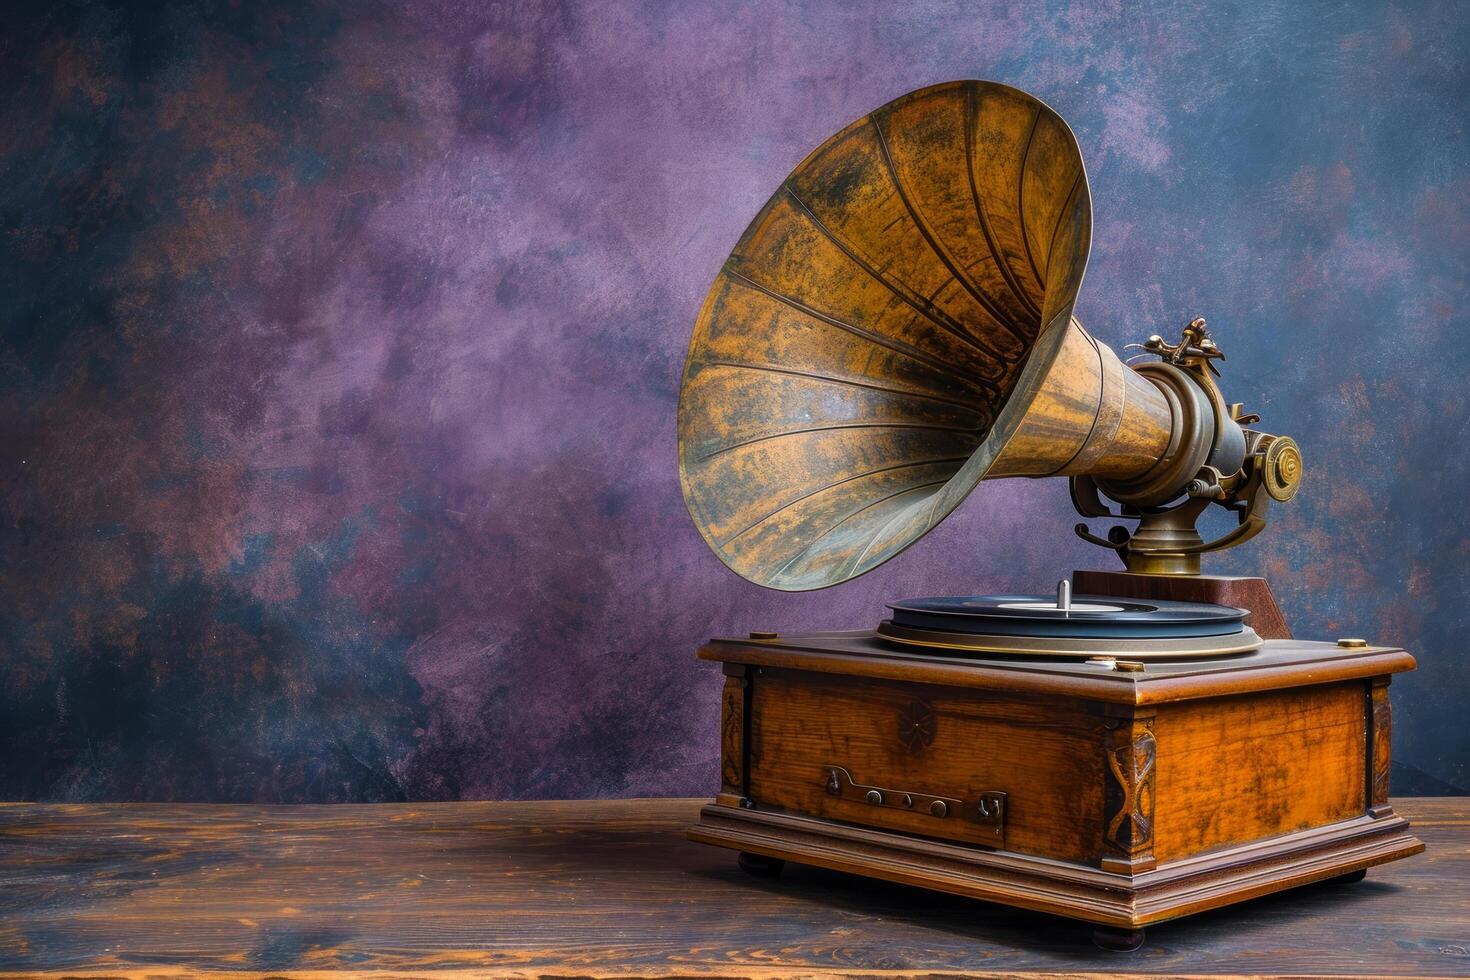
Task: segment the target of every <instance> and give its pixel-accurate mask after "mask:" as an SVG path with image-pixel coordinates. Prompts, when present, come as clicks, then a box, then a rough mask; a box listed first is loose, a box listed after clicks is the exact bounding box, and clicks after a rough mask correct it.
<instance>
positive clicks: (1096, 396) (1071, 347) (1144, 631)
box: [679, 81, 1423, 949]
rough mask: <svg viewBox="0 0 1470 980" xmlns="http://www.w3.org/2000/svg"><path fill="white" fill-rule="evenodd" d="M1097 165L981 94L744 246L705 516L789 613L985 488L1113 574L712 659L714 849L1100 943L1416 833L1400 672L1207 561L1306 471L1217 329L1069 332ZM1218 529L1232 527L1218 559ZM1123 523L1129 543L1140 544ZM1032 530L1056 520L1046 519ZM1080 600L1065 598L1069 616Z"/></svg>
mask: <svg viewBox="0 0 1470 980" xmlns="http://www.w3.org/2000/svg"><path fill="white" fill-rule="evenodd" d="M1091 235H1092V201H1091V197H1090V195H1089V192H1088V185H1087V178H1086V175H1085V173H1084V171H1083V166H1082V157H1081V154H1080V151H1079V149H1078V146H1077V141H1076V139H1075V137H1074V136H1073V135H1072V132H1071V131H1070V129H1068V127H1067V125H1066V123H1064V122H1063V121H1062V119H1061V117H1060V116H1058V115H1057V114H1056V113H1055V112H1054V111H1052V110H1051V109H1050V108H1048V107H1047V106H1046V105H1044V104H1043V103H1042V102H1040V101H1039V100H1037V99H1035V98H1033V97H1032V96H1030V95H1027V94H1026V93H1024V92H1020V91H1018V90H1016V89H1014V88H1010V87H1007V86H1004V85H999V84H995V83H991V82H979V81H961V82H952V83H947V84H941V85H935V86H931V87H929V88H924V89H920V90H918V91H916V92H912V93H910V94H908V95H906V96H903V97H902V98H899V99H897V100H895V101H893V102H891V103H889V104H887V105H885V106H883V107H882V108H880V109H878V110H876V111H874V112H872V113H870V114H869V115H868V116H866V117H864V118H862V119H860V120H858V121H857V122H855V123H853V124H852V125H850V126H848V127H847V128H846V129H844V130H842V131H841V132H839V133H837V134H836V135H835V136H833V137H832V138H831V139H829V140H827V142H825V143H824V144H822V146H820V147H819V148H818V149H817V150H815V151H814V152H813V153H812V154H811V155H810V156H809V157H807V158H806V160H804V161H803V162H802V163H801V165H800V166H798V167H797V168H796V170H794V171H793V172H792V173H791V175H790V176H789V177H787V179H786V180H785V182H784V183H783V184H782V185H781V187H780V188H779V189H778V190H777V192H776V193H775V195H774V196H772V197H771V199H770V200H769V201H768V202H767V203H766V205H765V207H764V208H763V209H762V210H761V211H760V213H759V214H758V215H757V216H756V217H755V219H754V220H753V221H752V222H751V224H750V226H749V227H748V228H747V229H746V231H745V233H744V235H743V236H742V238H741V239H740V242H739V244H738V245H737V246H736V247H735V250H734V251H733V252H732V253H731V255H730V257H729V259H728V260H727V261H726V262H725V264H724V267H723V268H722V269H721V271H720V273H719V275H718V277H717V278H716V279H715V282H714V284H713V286H712V287H711V289H710V291H709V295H708V297H707V298H706V300H705V302H704V305H703V308H702V309H701V310H700V313H699V317H698V320H697V322H696V324H695V327H694V334H693V340H692V342H691V344H690V349H689V356H688V361H687V364H686V367H685V371H684V378H683V386H682V390H681V395H680V403H679V472H680V478H681V483H682V486H683V491H684V498H685V501H686V503H687V505H688V508H689V512H690V514H691V515H692V517H693V518H694V522H695V524H696V525H697V526H698V528H699V531H700V533H701V534H702V535H703V536H704V539H705V541H706V542H707V543H708V544H709V546H710V548H711V549H713V550H714V552H715V554H717V555H718V556H719V557H720V559H721V560H722V561H724V563H725V564H726V565H728V566H729V567H730V568H731V569H733V570H734V571H735V572H737V573H739V574H740V575H742V576H744V577H745V578H746V579H749V580H750V581H752V582H755V583H757V584H759V585H763V586H767V587H769V588H772V589H782V590H789V591H802V590H811V589H822V588H826V587H829V586H835V585H838V584H840V583H842V582H845V581H847V580H848V579H851V578H854V577H855V576H858V575H862V574H863V573H865V572H868V571H871V570H872V569H874V568H876V567H878V566H879V565H881V564H883V563H884V562H886V561H888V560H889V559H890V558H892V557H894V556H895V555H897V554H898V553H899V552H901V551H903V550H904V549H905V548H907V547H908V546H909V545H911V544H913V543H914V542H916V541H917V540H918V539H919V538H921V537H923V536H924V534H925V533H926V532H927V531H929V530H930V529H931V528H933V527H934V526H935V525H936V524H938V523H939V522H940V521H941V520H943V519H944V518H945V516H946V515H948V514H949V513H950V512H951V511H953V510H954V509H955V508H956V507H957V506H959V504H960V502H961V501H963V500H964V498H965V497H966V495H968V494H969V493H970V491H971V490H973V489H974V488H975V486H976V485H977V484H978V483H979V482H980V481H981V480H989V479H999V478H1019V477H1028V478H1042V477H1066V478H1067V479H1068V480H1069V481H1070V488H1071V496H1072V500H1073V502H1074V504H1075V506H1076V508H1077V510H1078V511H1079V512H1080V513H1081V515H1082V516H1083V517H1085V518H1087V519H1089V520H1093V521H1096V520H1097V519H1108V520H1111V521H1117V522H1119V523H1117V524H1115V525H1114V526H1113V527H1112V528H1111V529H1110V530H1109V531H1108V532H1107V534H1106V536H1105V537H1104V536H1101V535H1098V534H1095V533H1094V532H1093V531H1092V530H1091V529H1090V525H1089V524H1088V523H1085V522H1084V523H1082V524H1078V525H1077V528H1076V531H1077V533H1078V534H1080V535H1081V536H1082V537H1083V538H1084V539H1086V540H1087V541H1089V542H1092V543H1093V544H1096V545H1099V546H1102V547H1104V548H1107V549H1109V550H1111V551H1112V552H1114V553H1116V555H1117V556H1118V558H1120V559H1121V562H1122V566H1123V569H1122V570H1120V571H1107V572H1099V571H1078V572H1075V573H1074V574H1073V575H1072V576H1071V578H1070V579H1069V580H1063V581H1062V582H1061V583H1059V585H1058V589H1057V594H1056V595H1055V596H1053V595H1051V594H1050V592H1049V591H1048V594H1047V595H1044V596H1041V595H1035V596H948V597H943V596H942V597H931V598H920V599H905V600H900V601H895V602H894V603H893V604H892V606H891V608H892V616H891V617H890V618H889V619H886V620H884V621H883V622H882V623H881V624H879V625H878V626H877V628H876V629H872V628H869V629H859V630H853V631H843V632H822V633H803V634H778V633H774V632H752V633H751V634H750V635H749V637H745V638H738V639H716V640H712V641H710V643H709V644H707V645H706V646H704V647H703V648H702V649H701V650H700V651H699V655H700V657H702V658H704V659H707V660H713V661H718V662H720V663H722V664H723V665H724V666H723V669H724V676H725V687H724V693H723V701H722V705H723V706H722V716H721V722H720V724H721V774H720V781H721V788H720V791H719V795H718V797H717V798H716V799H715V801H714V802H713V803H712V804H711V805H709V806H706V807H704V808H703V810H702V811H701V814H700V819H699V822H698V824H697V825H696V826H695V827H693V828H691V829H690V831H689V836H690V837H691V838H692V839H694V840H696V841H702V842H705V843H709V844H715V845H720V846H723V847H729V848H733V849H736V850H738V851H739V852H740V856H739V862H740V865H741V867H743V868H744V869H745V870H747V871H748V872H750V873H752V874H757V875H771V874H776V873H779V871H780V869H781V867H782V864H783V862H784V861H786V860H793V861H798V862H802V863H807V864H812V865H819V866H822V867H826V868H833V869H838V870H841V871H846V872H854V873H857V874H862V875H869V876H872V877H875V878H883V879H888V880H891V881H897V882H904V883H907V884H911V885H919V886H923V887H926V888H933V889H938V890H941V891H945V892H952V893H956V894H960V895H966V896H972V897H975V898H980V899H985V900H989V901H994V902H1001V903H1007V904H1011V905H1016V906H1022V907H1025V908H1028V909H1033V910H1039V911H1042V912H1048V913H1054V914H1059V915H1063V916H1068V917H1072V918H1075V919H1080V920H1084V921H1086V922H1090V923H1092V924H1093V925H1094V926H1095V930H1094V939H1095V940H1096V941H1097V942H1098V943H1099V944H1100V945H1103V946H1107V947H1112V948H1122V949H1131V948H1134V947H1136V946H1137V945H1138V944H1139V943H1141V942H1142V941H1143V928H1144V927H1145V926H1147V925H1150V924H1153V923H1158V922H1163V921H1165V920H1168V919H1172V918H1176V917H1178V916H1182V915H1187V914H1190V913H1193V912H1198V911H1201V910H1204V909H1209V908H1213V907H1216V906H1220V905H1224V904H1227V903H1231V902H1237V901H1241V900H1243V899H1249V898H1252V897H1255V896H1259V895H1263V894H1266V893H1268V892H1274V891H1278V890H1281V889H1285V888H1291V887H1295V886H1298V885H1304V884H1308V883H1311V882H1316V881H1322V880H1328V879H1337V880H1343V881H1348V880H1357V879H1360V878H1361V877H1362V876H1363V875H1364V873H1365V870H1366V869H1367V868H1368V867H1370V866H1372V865H1376V864H1380V863H1383V862H1385V861H1391V860H1394V859H1397V858H1401V857H1406V856H1408V855H1411V854H1415V853H1418V852H1419V851H1421V850H1422V849H1423V845H1422V844H1421V843H1420V842H1419V841H1418V840H1417V839H1416V838H1415V837H1414V836H1413V835H1412V834H1411V833H1409V830H1408V824H1407V822H1406V821H1404V820H1403V819H1402V818H1400V817H1398V816H1396V815H1395V814H1394V812H1393V809H1392V806H1391V805H1390V803H1389V799H1388V771H1389V733H1390V709H1389V701H1388V697H1387V693H1388V692H1387V688H1388V683H1389V679H1390V676H1391V675H1392V674H1394V673H1396V672H1398V671H1404V670H1411V669H1413V667H1414V660H1413V658H1412V657H1411V656H1410V655H1409V654H1408V653H1406V652H1404V651H1403V650H1401V649H1397V648H1394V647H1387V646H1377V645H1372V644H1369V643H1366V642H1365V641H1363V640H1358V639H1351V638H1344V639H1339V640H1336V641H1335V642H1317V641H1301V640H1295V639H1292V637H1291V634H1290V631H1289V629H1288V628H1287V625H1286V622H1285V620H1284V618H1283V617H1282V614H1281V612H1280V610H1279V608H1278V606H1277V604H1276V602H1275V600H1274V598H1273V597H1272V595H1271V591H1270V589H1269V587H1268V586H1267V584H1266V582H1265V581H1264V580H1262V579H1259V578H1239V577H1235V578H1231V577H1219V576H1204V575H1201V574H1200V560H1201V556H1202V555H1204V554H1206V553H1208V552H1211V551H1215V550H1219V549H1222V548H1226V547H1230V546H1233V545H1237V544H1240V543H1242V542H1244V541H1246V540H1248V539H1249V538H1251V537H1252V536H1254V535H1256V534H1257V533H1259V532H1260V531H1261V529H1262V528H1263V527H1264V526H1265V523H1266V518H1267V512H1268V509H1269V507H1270V505H1271V504H1272V503H1273V502H1277V503H1283V502H1286V501H1289V500H1290V499H1291V498H1292V497H1293V496H1294V495H1295V494H1296V492H1297V490H1298V487H1299V486H1300V484H1301V481H1302V473H1303V462H1302V455H1301V452H1300V450H1299V448H1298V447H1297V444H1296V443H1295V442H1293V441H1292V440H1291V439H1290V438H1287V437H1285V436H1279V435H1273V434H1270V433H1267V432H1265V431H1262V430H1260V429H1259V428H1257V427H1256V425H1257V423H1258V422H1259V419H1258V417H1257V416H1256V415H1254V414H1250V413H1248V412H1246V410H1245V407H1244V406H1243V405H1241V404H1239V403H1232V402H1229V401H1227V400H1226V398H1225V397H1224V395H1223V394H1222V393H1221V390H1220V386H1219V383H1218V381H1217V379H1218V378H1219V376H1220V367H1221V365H1222V364H1223V363H1224V361H1225V354H1224V351H1223V350H1222V349H1221V347H1220V346H1218V345H1217V342H1216V338H1214V337H1212V336H1211V334H1210V331H1209V327H1208V325H1207V324H1206V322H1205V320H1203V319H1198V318H1197V319H1194V320H1192V321H1190V322H1189V323H1188V324H1187V325H1186V326H1185V327H1184V328H1183V330H1182V332H1181V334H1180V335H1179V337H1178V339H1177V341H1170V340H1166V339H1165V338H1164V337H1161V336H1153V337H1149V338H1148V339H1147V340H1146V342H1145V343H1143V344H1142V345H1141V348H1140V353H1139V355H1138V356H1137V357H1135V358H1133V359H1132V361H1131V362H1130V363H1129V364H1124V363H1123V361H1122V360H1120V359H1119V357H1118V356H1117V355H1116V354H1114V352H1113V351H1112V350H1110V349H1109V348H1108V347H1107V345H1105V344H1103V343H1101V342H1099V341H1098V340H1097V339H1096V338H1095V337H1093V336H1092V335H1091V334H1089V333H1088V332H1087V331H1086V330H1085V329H1083V327H1082V325H1081V324H1080V323H1079V322H1078V321H1077V320H1076V319H1075V318H1074V317H1073V315H1072V314H1073V305H1074V303H1075V301H1076V298H1077V292H1078V288H1079V287H1080V286H1081V283H1082V275H1083V270H1084V268H1085V266H1086V263H1087V256H1088V250H1089V247H1090V243H1091ZM1211 505H1215V506H1218V507H1220V508H1223V509H1224V510H1225V511H1226V512H1228V513H1230V514H1233V515H1234V516H1235V517H1236V522H1235V524H1234V525H1233V527H1232V529H1231V530H1230V531H1229V532H1228V533H1226V534H1224V535H1223V536H1221V537H1218V538H1216V539H1214V540H1205V539H1204V538H1203V537H1202V536H1201V534H1200V532H1199V531H1198V530H1197V527H1196V524H1197V521H1198V519H1199V518H1200V516H1201V515H1202V514H1203V512H1204V511H1205V510H1206V509H1207V508H1209V507H1210V506H1211ZM1125 524H1130V525H1132V530H1129V529H1128V528H1127V527H1125ZM1038 533H1039V532H1038ZM1074 593H1075V594H1074Z"/></svg>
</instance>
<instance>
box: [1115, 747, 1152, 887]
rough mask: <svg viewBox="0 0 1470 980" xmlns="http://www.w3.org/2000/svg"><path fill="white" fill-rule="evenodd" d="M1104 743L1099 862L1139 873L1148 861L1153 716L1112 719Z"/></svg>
mask: <svg viewBox="0 0 1470 980" xmlns="http://www.w3.org/2000/svg"><path fill="white" fill-rule="evenodd" d="M1106 745H1107V748H1106V762H1107V773H1106V775H1105V776H1104V779H1105V780H1106V781H1107V787H1106V789H1105V791H1104V794H1103V807H1104V809H1103V842H1104V848H1105V851H1106V853H1105V854H1104V862H1103V866H1104V868H1109V869H1116V870H1122V869H1123V867H1124V866H1126V867H1127V868H1128V870H1130V871H1135V872H1136V871H1142V870H1145V868H1146V867H1151V866H1152V864H1153V836H1154V771H1155V762H1156V760H1157V758H1158V744H1157V742H1156V741H1155V739H1154V719H1153V718H1132V719H1118V720H1117V722H1116V723H1115V725H1114V727H1112V728H1111V729H1110V731H1109V738H1108V739H1107V743H1106ZM1110 859H1111V860H1110ZM1119 859H1121V861H1120V860H1119ZM1110 866H1111V868H1110Z"/></svg>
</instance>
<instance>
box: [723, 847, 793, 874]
mask: <svg viewBox="0 0 1470 980" xmlns="http://www.w3.org/2000/svg"><path fill="white" fill-rule="evenodd" d="M735 863H737V864H739V865H740V870H741V871H744V872H745V873H746V874H748V875H751V876H752V877H755V878H774V877H776V876H777V875H779V874H780V873H781V869H782V868H784V867H786V862H785V861H783V860H781V859H780V858H773V857H766V856H765V855H764V854H752V853H750V852H749V851H741V852H740V856H739V857H738V858H736V859H735Z"/></svg>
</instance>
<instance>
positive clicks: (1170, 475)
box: [1071, 317, 1302, 575]
mask: <svg viewBox="0 0 1470 980" xmlns="http://www.w3.org/2000/svg"><path fill="white" fill-rule="evenodd" d="M1128 346H1129V348H1138V349H1141V350H1143V351H1144V352H1145V353H1146V354H1153V355H1156V356H1157V357H1158V358H1159V360H1158V361H1153V362H1149V363H1145V364H1141V365H1139V366H1138V367H1136V368H1134V370H1136V371H1138V373H1140V374H1142V375H1143V376H1144V377H1146V378H1148V379H1149V380H1150V381H1152V382H1153V383H1154V384H1155V385H1156V386H1157V387H1158V388H1159V389H1160V390H1162V391H1163V392H1164V394H1165V396H1166V397H1167V398H1168V400H1169V402H1170V405H1171V406H1172V407H1173V409H1174V417H1175V422H1176V441H1177V446H1171V449H1172V450H1174V451H1173V452H1172V453H1171V455H1170V456H1169V457H1167V458H1165V459H1162V460H1160V461H1159V463H1158V465H1157V466H1156V467H1155V468H1154V470H1151V471H1150V472H1149V473H1146V474H1144V476H1143V477H1141V478H1139V479H1138V480H1135V481H1132V482H1130V483H1116V482H1112V481H1108V480H1104V479H1099V478H1095V477H1092V476H1074V477H1073V478H1072V480H1071V487H1072V504H1073V506H1075V507H1076V508H1077V512H1078V513H1079V514H1081V515H1082V516H1083V517H1111V518H1114V519H1121V520H1136V521H1138V527H1137V528H1136V529H1134V531H1133V532H1132V533H1130V532H1129V531H1128V529H1127V528H1124V527H1121V526H1119V527H1113V528H1111V529H1109V531H1108V536H1107V538H1100V537H1098V536H1097V535H1095V534H1093V533H1092V532H1091V531H1090V530H1088V527H1087V525H1086V524H1078V525H1077V528H1076V531H1077V536H1078V537H1080V538H1082V540H1084V541H1087V542H1089V543H1091V544H1095V545H1101V546H1102V547H1104V548H1112V549H1113V550H1115V551H1117V553H1118V557H1120V558H1122V559H1123V564H1124V565H1125V566H1126V567H1127V569H1128V570H1129V571H1130V572H1145V573H1151V574H1163V575H1198V574H1199V571H1200V560H1199V556H1200V555H1201V554H1203V553H1205V552H1209V551H1219V550H1221V549H1224V548H1229V547H1232V546H1234V545H1237V544H1241V543H1242V542H1244V541H1248V540H1249V539H1251V538H1253V537H1255V536H1256V535H1257V534H1258V533H1260V531H1261V530H1262V529H1263V528H1264V527H1265V526H1266V511H1267V510H1268V509H1269V508H1270V506H1271V501H1273V500H1275V501H1277V502H1280V503H1284V502H1286V501H1288V500H1290V499H1291V498H1292V497H1294V496H1296V492H1297V490H1298V488H1299V487H1300V486H1301V479H1302V455H1301V449H1300V448H1299V447H1298V446H1297V444H1296V441H1295V440H1293V439H1290V438H1288V437H1286V436H1274V435H1271V434H1269V433H1265V432H1257V431H1255V430H1254V429H1248V428H1246V426H1247V425H1253V424H1254V423H1256V422H1258V421H1260V416H1259V415H1255V414H1247V413H1246V411H1245V406H1243V405H1240V404H1227V403H1226V402H1225V398H1224V396H1223V395H1222V394H1221V393H1220V388H1219V386H1218V385H1217V384H1216V383H1215V378H1216V376H1217V375H1218V374H1219V371H1218V369H1217V368H1216V367H1215V364H1214V362H1215V361H1217V360H1219V361H1223V360H1224V359H1225V354H1224V352H1222V351H1221V350H1220V348H1219V347H1217V346H1216V345H1215V342H1214V341H1213V340H1211V339H1210V335H1209V331H1208V329H1207V328H1206V326H1205V320H1204V317H1196V318H1195V319H1193V320H1191V321H1190V322H1189V324H1188V325H1187V326H1185V328H1184V333H1183V336H1182V337H1181V338H1180V341H1179V343H1177V344H1170V343H1167V342H1165V340H1164V339H1163V338H1162V337H1160V336H1158V335H1157V334H1155V335H1154V336H1152V337H1150V338H1148V342H1147V343H1144V344H1129V345H1128ZM1104 497H1107V498H1109V499H1111V500H1114V501H1117V502H1118V503H1119V504H1120V505H1121V510H1120V511H1119V512H1117V513H1115V512H1113V510H1112V509H1111V508H1110V507H1109V506H1108V505H1107V504H1106V503H1104V502H1103V498H1104ZM1210 504H1219V505H1220V506H1221V507H1223V508H1225V509H1226V510H1228V511H1230V512H1231V513H1233V514H1235V515H1236V518H1237V521H1238V523H1237V525H1236V526H1235V527H1234V528H1232V529H1231V530H1230V531H1229V532H1227V533H1225V534H1223V535H1221V536H1220V537H1218V538H1216V539H1215V540H1213V541H1205V540H1204V539H1203V538H1201V537H1200V534H1199V532H1198V531H1197V530H1195V526H1194V525H1195V521H1197V520H1198V519H1199V517H1200V515H1201V514H1203V513H1204V511H1205V509H1206V508H1207V507H1209V505H1210Z"/></svg>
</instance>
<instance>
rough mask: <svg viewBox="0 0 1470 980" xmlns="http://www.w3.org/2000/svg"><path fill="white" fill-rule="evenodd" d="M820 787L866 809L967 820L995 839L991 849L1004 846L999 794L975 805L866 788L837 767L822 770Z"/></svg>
mask: <svg viewBox="0 0 1470 980" xmlns="http://www.w3.org/2000/svg"><path fill="white" fill-rule="evenodd" d="M823 788H824V789H825V790H826V791H827V793H828V794H829V795H831V796H836V797H839V798H843V799H849V800H853V801H854V802H862V803H866V804H868V805H869V806H881V807H889V808H891V809H894V810H909V811H913V812H916V813H926V814H928V815H929V816H931V817H934V818H937V819H940V820H944V819H947V818H949V817H957V818H959V819H961V820H968V821H970V822H972V823H974V824H977V825H979V826H980V827H984V828H986V829H987V830H989V831H990V832H991V833H992V835H993V836H994V838H995V846H997V847H1000V846H1002V845H1004V843H1005V826H1006V795H1005V794H1004V793H1002V792H999V791H994V790H992V791H990V792H985V793H981V794H980V795H979V797H978V798H977V799H976V800H975V802H973V803H967V802H965V801H964V800H960V799H955V798H954V797H951V796H935V795H934V794H933V793H917V792H914V791H912V790H901V789H885V788H883V787H881V786H867V785H864V784H862V783H859V782H858V781H857V780H855V779H853V778H852V773H850V772H848V771H847V770H846V769H844V768H843V767H841V766H827V767H826V779H825V780H824V781H823Z"/></svg>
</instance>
